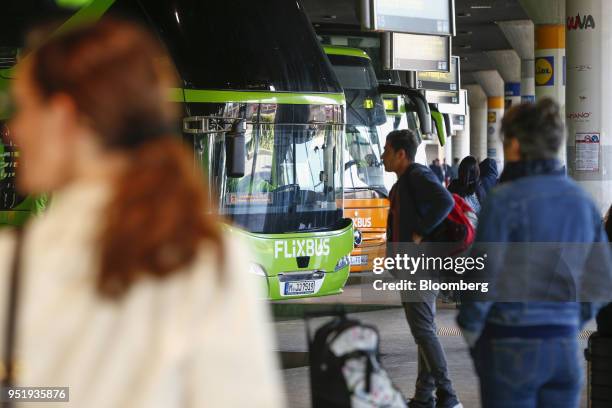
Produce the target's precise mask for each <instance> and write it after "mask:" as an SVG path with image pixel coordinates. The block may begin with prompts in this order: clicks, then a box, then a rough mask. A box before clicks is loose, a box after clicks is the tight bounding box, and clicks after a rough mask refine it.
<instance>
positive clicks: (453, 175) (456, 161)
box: [450, 157, 460, 181]
mask: <svg viewBox="0 0 612 408" xmlns="http://www.w3.org/2000/svg"><path fill="white" fill-rule="evenodd" d="M459 162H460V160H459V158H458V157H455V158H454V159H453V165H452V166H451V167H450V173H451V181H453V180H456V179H457V177H459Z"/></svg>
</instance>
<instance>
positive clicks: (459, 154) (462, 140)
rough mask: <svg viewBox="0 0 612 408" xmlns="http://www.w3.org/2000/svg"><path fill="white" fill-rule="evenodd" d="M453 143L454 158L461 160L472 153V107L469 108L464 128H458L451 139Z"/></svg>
mask: <svg viewBox="0 0 612 408" xmlns="http://www.w3.org/2000/svg"><path fill="white" fill-rule="evenodd" d="M451 141H452V143H453V152H452V153H453V159H454V158H455V157H456V158H458V159H459V160H461V159H463V158H464V157H466V156H469V155H470V109H469V107H468V108H467V114H466V115H465V121H464V127H463V130H457V131H456V133H455V135H454V136H453V137H452V139H451Z"/></svg>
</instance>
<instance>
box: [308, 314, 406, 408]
mask: <svg viewBox="0 0 612 408" xmlns="http://www.w3.org/2000/svg"><path fill="white" fill-rule="evenodd" d="M319 316H320V315H319ZM312 317H315V315H307V316H305V320H306V337H307V340H308V355H309V360H310V388H311V395H312V406H313V408H383V407H384V408H406V399H405V398H404V397H403V395H402V394H401V393H400V392H399V390H398V389H397V388H396V387H395V386H394V385H393V383H392V382H391V379H390V378H389V376H388V374H387V372H386V371H385V369H384V368H383V367H382V364H381V362H380V352H379V334H378V330H376V328H375V327H373V326H368V325H365V324H362V323H361V322H359V321H358V320H354V319H349V318H347V316H346V315H345V313H344V312H339V313H336V315H335V316H334V317H333V318H332V320H330V321H328V322H327V323H325V324H323V325H322V326H320V327H319V328H318V329H317V330H316V332H315V334H314V336H312V335H311V329H310V318H312Z"/></svg>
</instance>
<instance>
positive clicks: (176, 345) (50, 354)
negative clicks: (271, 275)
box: [0, 183, 284, 408]
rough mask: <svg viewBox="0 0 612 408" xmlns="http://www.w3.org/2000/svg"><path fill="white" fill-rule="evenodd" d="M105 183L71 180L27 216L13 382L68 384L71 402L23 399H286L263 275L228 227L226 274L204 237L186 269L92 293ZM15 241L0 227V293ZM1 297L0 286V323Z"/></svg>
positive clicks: (141, 403)
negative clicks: (109, 294) (36, 214)
mask: <svg viewBox="0 0 612 408" xmlns="http://www.w3.org/2000/svg"><path fill="white" fill-rule="evenodd" d="M108 193H109V189H108V188H106V187H105V186H104V185H91V184H82V183H81V184H80V185H79V184H74V185H71V186H69V187H67V188H65V189H63V191H61V192H59V193H57V194H54V196H53V203H52V205H51V208H50V209H49V211H48V212H47V213H45V214H44V215H42V216H41V217H40V218H37V219H36V220H34V221H33V222H32V223H31V224H30V226H29V227H28V228H27V231H26V238H25V244H24V250H23V251H24V256H23V257H22V275H21V276H22V279H21V291H20V302H19V313H18V327H17V346H16V347H17V351H16V355H17V363H18V365H19V368H18V373H17V375H18V385H19V386H32V387H47V386H55V387H62V386H64V387H70V403H68V404H66V403H58V404H57V405H56V404H48V403H42V404H41V403H31V404H24V405H19V406H20V407H21V406H31V407H37V408H40V407H41V406H58V407H78V408H85V407H87V408H89V407H91V408H97V407H99V408H111V407H112V408H121V407H126V408H127V407H130V408H136V407H143V408H144V407H146V408H154V407H160V408H172V407H213V408H218V407H262V408H263V407H265V408H274V407H281V406H284V402H283V393H282V391H281V387H280V373H279V371H278V369H277V367H276V363H275V360H274V354H273V352H272V350H274V348H275V347H274V340H273V337H272V335H271V325H270V323H269V322H268V315H267V310H266V305H265V302H264V301H261V300H259V299H261V298H262V297H263V296H262V294H261V290H260V289H261V285H260V283H261V282H255V278H254V277H253V276H252V275H251V274H249V273H248V264H247V262H246V258H247V257H246V256H245V247H244V246H241V244H240V243H238V242H236V241H235V240H231V239H229V238H228V239H227V247H226V248H227V250H226V251H227V255H228V256H227V259H226V267H225V270H224V271H223V273H224V274H225V280H224V281H223V282H219V281H218V280H217V276H218V275H217V271H216V268H217V259H216V256H215V254H214V251H213V250H210V249H208V248H207V247H206V246H203V248H202V251H201V253H200V254H199V258H198V260H197V261H196V262H195V263H194V265H193V266H192V267H190V268H188V270H185V271H181V272H179V273H176V274H174V275H172V276H171V277H169V278H167V279H165V280H154V279H148V280H143V281H139V282H137V283H136V284H135V285H134V286H133V287H131V288H130V290H129V292H127V294H126V295H125V297H123V298H121V299H120V300H118V301H111V300H104V299H102V298H101V297H100V296H99V295H98V294H97V293H96V291H95V280H96V274H97V263H98V262H97V250H98V248H97V245H96V241H95V239H96V235H97V234H96V232H97V230H98V229H99V228H100V226H101V223H102V222H103V220H104V213H103V210H104V206H105V203H106V202H107V200H108V197H109V194H108ZM151 222H152V223H153V222H155V220H151ZM13 247H14V236H13V234H12V233H10V231H4V232H3V233H2V234H1V236H0V293H1V294H5V293H7V285H8V280H9V279H8V277H9V274H10V273H9V272H10V265H11V262H12V258H13ZM6 309H7V305H6V297H5V296H2V295H0V311H1V313H0V317H1V318H2V320H1V321H0V324H2V326H0V327H1V328H2V329H0V330H2V332H4V327H5V326H4V324H5V318H6ZM0 343H1V344H3V343H4V335H2V336H0Z"/></svg>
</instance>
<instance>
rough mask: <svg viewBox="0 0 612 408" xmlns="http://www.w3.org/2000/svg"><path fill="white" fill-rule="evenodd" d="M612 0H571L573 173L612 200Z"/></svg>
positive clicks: (605, 203) (599, 197) (599, 196)
mask: <svg viewBox="0 0 612 408" xmlns="http://www.w3.org/2000/svg"><path fill="white" fill-rule="evenodd" d="M610 72H612V2H611V1H609V0H567V126H568V134H569V136H568V139H567V152H568V172H569V174H570V176H572V177H573V178H574V179H576V180H577V181H578V183H579V184H580V185H581V186H582V187H584V188H585V189H586V190H587V191H588V192H589V193H591V194H592V196H593V198H594V199H595V201H596V203H597V205H598V207H599V209H600V210H601V212H602V214H603V213H604V212H605V211H607V209H608V208H609V207H610V204H611V203H612V177H611V176H612V114H611V112H612V81H610Z"/></svg>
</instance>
